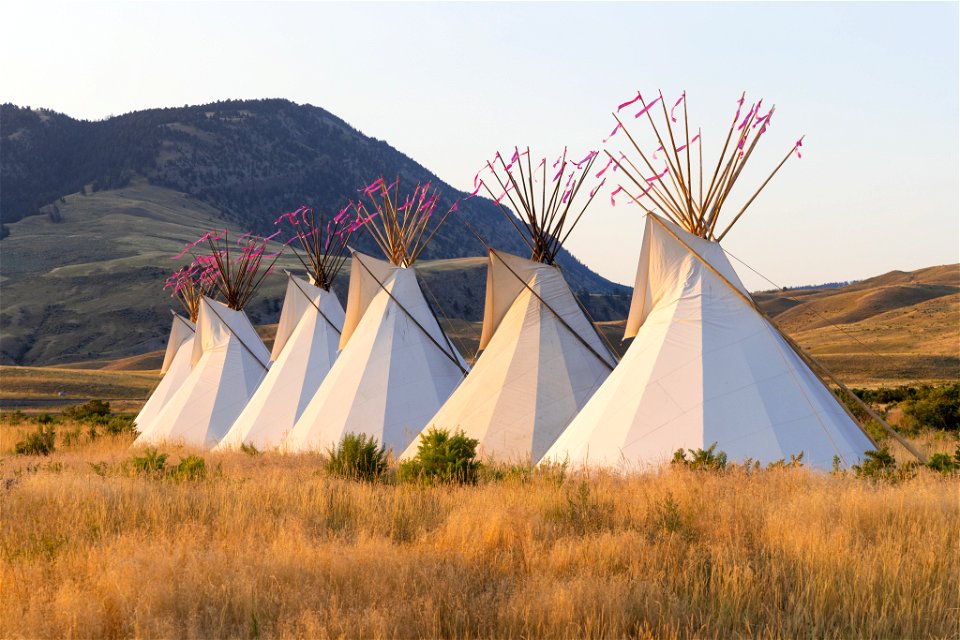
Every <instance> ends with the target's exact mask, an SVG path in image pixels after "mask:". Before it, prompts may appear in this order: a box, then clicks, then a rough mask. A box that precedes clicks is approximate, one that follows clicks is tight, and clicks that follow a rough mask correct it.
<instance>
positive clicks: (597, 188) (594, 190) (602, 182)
mask: <svg viewBox="0 0 960 640" xmlns="http://www.w3.org/2000/svg"><path fill="white" fill-rule="evenodd" d="M606 181H607V179H606V178H604V179H603V180H601V181H600V184H598V185H597V186H595V187H594V188H593V189H591V190H590V197H591V198H592V197H593V196H595V195H597V191H600V187H602V186H603V185H604V183H605V182H606Z"/></svg>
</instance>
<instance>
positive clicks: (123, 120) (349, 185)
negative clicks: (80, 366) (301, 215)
mask: <svg viewBox="0 0 960 640" xmlns="http://www.w3.org/2000/svg"><path fill="white" fill-rule="evenodd" d="M378 175H385V176H398V177H399V178H400V180H401V184H402V185H408V186H409V188H410V189H412V188H413V186H414V185H415V184H416V183H417V182H424V183H426V182H428V181H429V182H432V183H433V184H434V185H435V186H437V187H439V188H440V190H441V192H442V194H443V199H444V200H446V201H448V202H452V201H453V200H454V199H457V198H460V199H461V205H460V208H459V210H458V212H457V213H456V214H454V216H452V217H451V218H450V220H449V222H448V224H447V225H446V226H445V227H444V228H443V229H442V230H441V231H440V232H439V233H437V235H436V236H435V238H434V241H433V242H432V243H431V245H430V246H429V247H428V248H427V250H426V251H425V253H424V260H425V261H424V263H423V264H422V265H421V266H418V271H419V273H420V274H421V275H422V279H423V281H424V282H425V283H426V284H427V287H428V288H429V289H430V292H431V293H432V294H433V295H434V296H435V297H436V298H437V299H438V300H440V299H442V300H443V301H444V303H443V305H439V306H440V307H441V311H442V313H444V314H447V315H450V316H453V317H458V318H463V319H466V320H477V319H479V318H480V316H481V314H482V305H483V301H482V296H483V286H484V281H485V274H484V268H485V264H484V260H483V259H482V258H481V256H483V255H484V254H485V250H484V247H483V245H482V244H481V243H480V242H478V241H477V240H476V238H475V237H474V236H473V234H472V233H471V232H470V230H469V228H468V226H467V224H465V223H469V226H470V227H473V228H474V229H476V230H477V232H478V233H479V234H480V235H481V236H482V237H483V238H484V240H485V241H486V242H487V243H489V244H490V245H491V246H495V247H497V248H500V249H503V250H506V251H511V252H515V253H519V254H525V253H526V248H525V246H524V244H523V241H522V240H521V239H520V238H519V236H518V235H517V234H516V232H515V231H514V229H513V226H512V224H511V223H510V222H509V221H508V220H507V219H506V218H505V217H504V216H503V214H502V212H501V210H500V209H499V207H498V206H497V205H495V204H494V203H493V202H492V201H490V200H488V199H484V198H479V197H478V198H471V199H469V200H463V199H462V198H463V197H464V196H465V195H466V194H463V193H459V192H457V191H455V190H454V189H452V188H450V187H449V186H448V185H445V184H443V183H442V181H440V180H439V179H438V178H437V177H436V176H435V175H433V174H431V173H430V172H429V171H428V170H427V169H426V168H424V167H422V166H421V165H419V164H417V163H416V162H415V161H413V160H412V159H410V158H408V157H407V156H405V155H404V154H402V153H401V152H399V151H397V150H396V149H394V148H393V147H391V146H390V145H389V144H387V143H386V142H383V141H380V140H376V139H373V138H369V137H367V136H365V135H363V134H362V133H361V132H359V131H357V130H356V129H354V128H352V127H350V126H349V125H348V124H347V123H346V122H344V121H343V120H341V119H340V118H337V117H336V116H334V115H332V114H330V113H328V112H327V111H324V110H323V109H320V108H318V107H313V106H310V105H296V104H294V103H292V102H289V101H286V100H252V101H230V102H222V103H216V104H209V105H200V106H193V107H182V108H177V109H152V110H147V111H141V112H135V113H130V114H126V115H123V116H117V117H114V118H110V119H108V120H104V121H99V122H87V121H81V120H75V119H73V118H70V117H68V116H65V115H63V114H59V113H55V112H52V111H47V110H41V109H27V108H21V107H17V106H14V105H9V104H6V105H2V106H0V191H2V194H3V197H2V199H0V221H2V223H3V224H2V233H0V237H2V247H0V248H2V253H3V256H2V264H0V284H2V287H3V305H2V309H0V363H2V364H16V365H51V364H69V363H76V362H82V361H90V360H98V361H99V360H103V359H115V358H122V357H126V356H131V355H136V354H138V353H142V352H144V351H149V350H152V349H156V348H158V347H159V345H160V342H161V340H162V339H163V338H162V336H163V335H164V333H165V331H166V327H167V324H168V318H169V316H168V314H167V312H166V310H165V309H166V308H167V307H168V306H169V305H170V303H171V302H172V301H170V300H169V299H168V298H167V297H166V296H165V295H164V294H163V293H162V291H161V286H162V282H163V279H164V278H165V277H166V275H167V274H168V273H169V272H170V271H172V270H173V269H174V268H175V267H177V266H179V263H174V262H172V261H170V260H169V257H170V256H172V255H174V254H176V253H177V252H178V251H179V249H180V248H181V247H182V245H183V243H184V242H185V241H188V240H191V239H193V238H196V237H197V236H199V235H200V234H201V233H203V232H204V231H205V230H208V229H210V228H212V227H218V228H221V227H226V228H229V229H230V230H231V233H233V234H235V235H239V234H240V233H242V232H245V231H249V230H252V231H256V232H261V233H265V234H266V233H272V231H273V230H274V226H273V225H274V220H275V219H276V217H277V215H278V214H279V213H280V212H283V211H288V210H290V209H292V208H295V207H296V206H299V205H300V204H301V203H306V204H309V205H311V206H315V207H317V208H319V209H321V210H324V211H328V212H329V211H338V210H339V209H340V208H342V207H343V205H344V204H345V203H346V202H348V201H349V200H350V199H351V198H354V199H355V198H356V197H357V189H358V187H361V188H362V186H363V185H365V184H367V183H369V182H370V181H371V180H372V179H373V178H374V177H376V176H378ZM351 244H352V245H353V246H354V248H356V249H359V250H361V251H367V252H371V253H373V254H374V255H376V254H377V249H376V247H375V245H374V243H373V242H372V240H371V239H370V238H369V237H368V236H367V234H364V233H360V234H357V236H355V237H354V238H353V239H352V240H351ZM558 263H559V264H560V266H561V267H562V268H563V269H564V272H565V274H566V277H567V280H568V282H569V283H570V285H571V288H572V289H573V290H574V291H575V292H576V293H577V294H578V295H579V296H580V298H581V299H582V300H583V301H584V303H585V305H586V306H587V307H588V308H589V309H590V311H591V312H592V313H594V314H595V315H596V317H597V318H598V319H601V320H606V319H615V318H619V317H623V316H624V315H625V313H626V309H627V305H628V303H629V289H628V288H626V287H623V286H621V285H618V284H615V283H612V282H610V281H608V280H606V279H604V278H602V277H600V276H599V275H597V274H596V273H594V272H592V271H590V270H589V269H588V268H586V267H585V266H584V265H582V264H581V263H580V262H578V261H577V260H576V259H575V258H574V257H573V256H572V255H570V254H569V253H567V252H563V253H562V254H561V255H560V256H559V257H558ZM280 266H281V267H286V268H291V269H296V268H297V267H298V266H299V263H297V262H296V260H295V259H294V258H292V257H291V258H289V259H285V260H284V261H283V262H282V263H281V264H280ZM345 284H346V278H345V277H344V278H343V279H342V280H341V281H340V282H339V283H338V287H339V289H340V290H341V291H343V287H345ZM282 288H283V278H282V276H277V277H275V278H272V280H271V281H270V282H268V283H267V284H266V286H265V287H264V290H263V295H261V296H259V297H258V298H257V300H256V302H255V303H254V304H253V306H252V307H251V308H250V314H251V317H252V318H253V319H254V321H256V322H262V323H269V322H275V321H276V317H277V314H278V312H279V306H280V297H281V296H282Z"/></svg>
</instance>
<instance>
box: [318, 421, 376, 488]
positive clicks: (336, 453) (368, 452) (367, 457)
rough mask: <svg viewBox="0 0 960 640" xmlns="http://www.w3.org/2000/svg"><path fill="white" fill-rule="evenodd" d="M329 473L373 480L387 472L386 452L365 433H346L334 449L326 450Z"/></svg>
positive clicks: (355, 478) (353, 478) (342, 476)
mask: <svg viewBox="0 0 960 640" xmlns="http://www.w3.org/2000/svg"><path fill="white" fill-rule="evenodd" d="M327 453H328V455H329V456H330V461H329V462H328V463H327V472H328V473H329V474H330V475H334V476H339V477H341V478H349V479H351V480H363V481H366V482H373V481H375V480H379V479H381V478H382V477H383V476H384V474H385V473H386V472H387V452H386V449H384V447H382V446H380V445H379V443H378V442H377V439H376V438H374V437H372V436H371V437H368V436H367V434H365V433H360V434H356V433H348V434H346V435H344V436H343V440H341V441H340V444H339V445H337V446H336V447H335V448H334V449H330V450H328V451H327Z"/></svg>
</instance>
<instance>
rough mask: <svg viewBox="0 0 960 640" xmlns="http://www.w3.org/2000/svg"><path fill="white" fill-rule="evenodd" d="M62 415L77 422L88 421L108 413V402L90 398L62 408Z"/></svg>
mask: <svg viewBox="0 0 960 640" xmlns="http://www.w3.org/2000/svg"><path fill="white" fill-rule="evenodd" d="M63 415H65V416H67V417H68V418H72V419H74V420H77V421H79V422H88V421H91V420H96V419H98V418H105V417H107V416H109V415H110V403H109V402H104V401H103V400H90V401H89V402H84V403H83V404H78V405H76V406H73V407H68V408H67V409H64V411H63Z"/></svg>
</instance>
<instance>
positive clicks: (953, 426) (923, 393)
mask: <svg viewBox="0 0 960 640" xmlns="http://www.w3.org/2000/svg"><path fill="white" fill-rule="evenodd" d="M903 414H904V417H905V418H906V423H907V425H906V426H908V427H910V428H911V429H913V430H918V429H924V428H927V429H941V430H943V431H957V430H960V384H949V385H945V386H942V387H927V386H924V387H921V388H920V389H919V390H918V392H917V394H916V396H915V397H913V398H911V399H909V400H907V401H905V402H904V403H903Z"/></svg>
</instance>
